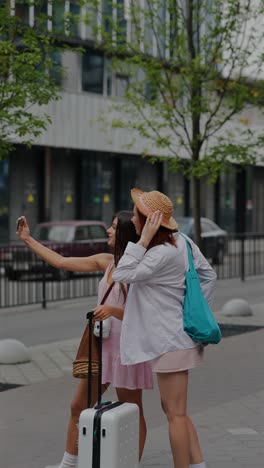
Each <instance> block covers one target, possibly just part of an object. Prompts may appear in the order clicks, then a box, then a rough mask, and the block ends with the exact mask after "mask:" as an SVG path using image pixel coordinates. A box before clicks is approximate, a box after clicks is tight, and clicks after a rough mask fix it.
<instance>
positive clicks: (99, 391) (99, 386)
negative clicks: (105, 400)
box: [86, 281, 115, 408]
mask: <svg viewBox="0 0 264 468" xmlns="http://www.w3.org/2000/svg"><path fill="white" fill-rule="evenodd" d="M114 284H115V282H114V281H113V282H112V283H111V284H110V286H109V288H108V289H107V291H106V293H105V295H104V297H103V299H102V301H101V303H100V305H103V304H104V303H105V301H106V299H107V298H108V296H109V294H110V292H111V291H112V289H113V287H114ZM86 318H87V320H89V346H88V399H87V405H88V408H90V407H91V404H92V333H93V318H94V311H93V310H92V311H89V312H87V314H86ZM99 328H100V329H99V338H98V339H99V370H98V380H97V395H98V398H97V404H100V403H101V400H102V345H103V323H102V320H100V327H99Z"/></svg>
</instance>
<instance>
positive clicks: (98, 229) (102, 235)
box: [89, 225, 107, 239]
mask: <svg viewBox="0 0 264 468" xmlns="http://www.w3.org/2000/svg"><path fill="white" fill-rule="evenodd" d="M89 228H90V236H91V238H92V239H106V238H107V233H106V231H105V229H104V227H103V226H96V225H94V226H89Z"/></svg>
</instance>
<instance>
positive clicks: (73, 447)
mask: <svg viewBox="0 0 264 468" xmlns="http://www.w3.org/2000/svg"><path fill="white" fill-rule="evenodd" d="M131 218H132V213H131V212H128V211H121V212H120V213H118V214H117V215H116V216H115V218H114V220H113V223H112V225H111V226H110V227H109V229H108V231H107V233H108V238H109V240H108V244H109V246H110V247H112V249H113V250H114V255H112V254H108V253H105V254H103V253H102V254H97V255H92V256H90V257H68V258H67V257H63V256H61V255H59V254H58V253H56V252H54V251H53V250H51V249H49V248H47V247H45V246H44V245H42V244H40V243H39V242H37V241H36V240H35V239H33V238H32V237H31V236H30V231H29V227H28V224H27V221H26V218H25V217H22V221H21V223H20V225H19V228H18V231H17V235H18V236H19V237H20V239H21V240H22V241H23V242H24V243H25V244H26V245H27V246H28V247H29V248H30V249H31V250H32V251H33V252H34V253H35V254H36V255H38V256H39V257H41V258H42V259H43V260H45V261H46V262H47V263H49V264H50V265H52V266H53V267H55V268H58V269H64V270H68V271H79V272H92V271H104V272H105V274H104V277H103V278H102V280H101V281H100V284H99V289H98V305H97V307H96V309H95V318H96V320H104V319H107V318H109V317H111V328H110V334H109V337H108V338H104V339H103V352H102V364H103V365H102V393H103V392H104V391H105V390H106V389H107V387H108V386H109V384H112V385H113V387H115V389H116V393H117V397H118V399H119V400H121V401H125V402H128V403H136V404H137V405H138V407H139V411H140V436H139V439H140V440H139V459H141V456H142V453H143V449H144V445H145V440H146V432H147V428H146V422H145V418H144V413H143V406H142V390H143V389H152V388H153V380H152V370H151V367H150V365H149V364H147V363H140V364H135V365H132V366H127V365H122V364H121V360H120V334H121V327H122V319H123V314H124V308H125V302H126V296H127V287H126V286H125V285H121V284H120V283H115V284H114V286H113V288H112V290H111V292H110V294H109V296H108V298H107V300H106V301H105V303H104V304H103V305H99V304H100V302H101V300H102V298H103V296H104V294H105V292H106V290H107V288H108V286H109V285H110V284H111V283H112V274H113V272H114V270H115V267H116V265H117V264H118V262H119V259H120V258H121V256H122V255H123V252H124V250H125V248H126V245H127V243H128V241H132V242H137V241H138V237H137V234H136V231H135V227H134V225H133V223H132V222H131ZM87 392H88V382H87V380H80V381H79V383H78V386H77V389H76V392H75V395H74V397H73V400H72V403H71V415H70V420H69V424H68V432H67V441H66V450H65V453H64V456H63V459H62V461H61V463H60V465H59V467H58V468H77V463H78V421H79V416H80V413H81V412H82V410H83V409H85V408H86V406H87ZM92 394H93V404H95V403H96V395H97V386H96V381H94V382H92ZM46 468H52V467H46ZM54 468H55V467H54Z"/></svg>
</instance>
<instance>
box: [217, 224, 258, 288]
mask: <svg viewBox="0 0 264 468" xmlns="http://www.w3.org/2000/svg"><path fill="white" fill-rule="evenodd" d="M213 267H214V269H215V270H216V272H217V276H218V279H229V278H240V279H241V280H242V281H244V279H245V278H246V277H247V276H256V275H262V274H264V234H263V233H246V234H230V235H229V236H228V239H227V248H226V252H225V255H224V258H223V263H222V264H220V265H213Z"/></svg>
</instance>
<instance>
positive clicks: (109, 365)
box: [102, 352, 153, 390]
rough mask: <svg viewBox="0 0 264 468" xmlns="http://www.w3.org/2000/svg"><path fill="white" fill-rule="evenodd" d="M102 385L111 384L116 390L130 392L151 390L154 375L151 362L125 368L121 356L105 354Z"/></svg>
mask: <svg viewBox="0 0 264 468" xmlns="http://www.w3.org/2000/svg"><path fill="white" fill-rule="evenodd" d="M102 383H103V384H104V383H110V384H112V385H113V387H115V388H127V389H129V390H136V389H142V390H144V389H145V390H151V389H152V388H153V375H152V369H151V365H150V363H149V362H141V363H139V364H133V365H130V366H125V365H123V364H121V359H120V354H115V353H113V354H111V353H110V352H108V353H103V359H102Z"/></svg>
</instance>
